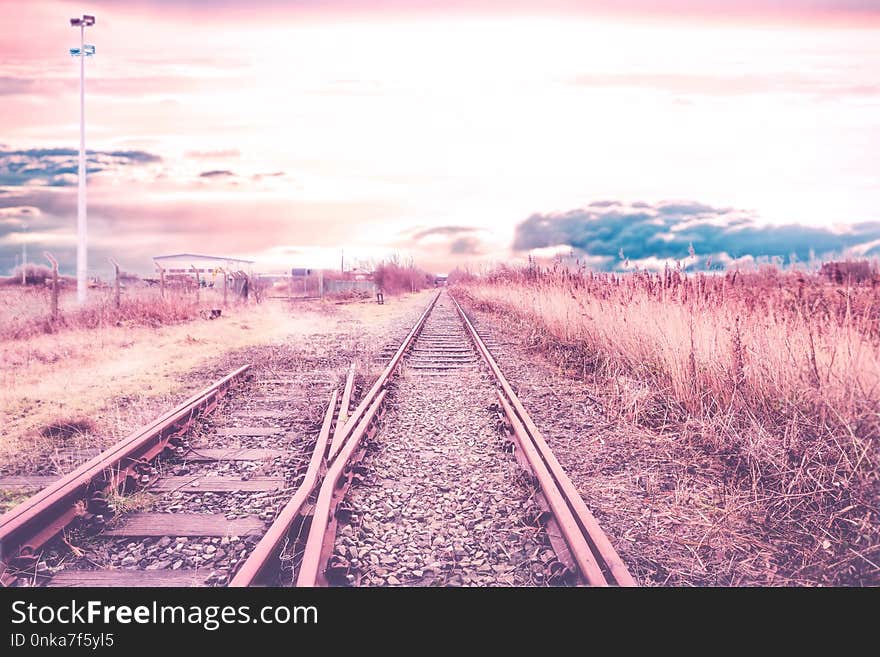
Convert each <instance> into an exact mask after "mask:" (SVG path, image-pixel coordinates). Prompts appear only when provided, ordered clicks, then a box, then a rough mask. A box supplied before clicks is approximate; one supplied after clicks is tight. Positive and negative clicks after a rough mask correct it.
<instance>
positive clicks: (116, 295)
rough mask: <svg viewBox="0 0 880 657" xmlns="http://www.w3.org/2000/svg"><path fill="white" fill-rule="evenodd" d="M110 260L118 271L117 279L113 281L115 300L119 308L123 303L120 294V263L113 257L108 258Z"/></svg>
mask: <svg viewBox="0 0 880 657" xmlns="http://www.w3.org/2000/svg"><path fill="white" fill-rule="evenodd" d="M108 260H109V261H110V264H111V265H113V269H114V271H115V272H116V279H115V281H114V283H113V295H114V296H113V302H114V304H115V305H116V308H117V309H118V308H119V306H120V305H121V299H120V295H119V263H118V262H116V261H115V260H114V259H113V258H108Z"/></svg>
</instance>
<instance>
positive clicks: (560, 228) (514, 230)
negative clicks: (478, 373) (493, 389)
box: [0, 0, 880, 274]
mask: <svg viewBox="0 0 880 657" xmlns="http://www.w3.org/2000/svg"><path fill="white" fill-rule="evenodd" d="M497 4H498V3H491V2H480V3H477V4H476V5H469V6H465V4H464V3H454V4H453V5H452V6H451V7H450V6H448V5H445V4H441V3H433V2H416V3H404V2H395V1H391V2H377V3H370V4H368V5H366V6H365V5H364V3H352V2H345V1H331V2H325V3H318V2H301V3H294V4H293V5H292V4H291V3H284V2H280V1H278V0H263V1H262V2H258V3H256V4H254V3H249V4H248V5H247V6H245V5H244V4H243V3H237V2H232V1H231V0H228V1H219V2H208V1H206V2H202V3H190V4H187V5H185V6H180V5H175V4H173V3H168V2H162V1H161V0H152V1H150V0H138V1H136V2H131V3H126V5H125V6H124V7H120V6H114V4H112V3H107V2H104V1H97V2H92V3H90V5H89V6H87V7H81V6H80V5H79V4H76V3H70V2H33V3H28V4H27V5H26V6H25V7H17V9H16V11H17V22H18V23H19V24H20V25H22V26H23V29H21V30H18V31H16V32H15V33H13V34H10V35H9V38H8V39H7V40H5V44H4V47H3V48H4V57H3V63H2V64H0V95H2V96H3V98H4V101H5V102H4V103H3V105H2V109H0V116H2V119H3V122H4V125H5V127H6V130H5V132H4V135H3V137H2V138H0V271H4V272H9V271H11V270H12V269H13V268H14V266H15V264H16V261H17V260H18V259H20V254H21V248H22V242H26V243H27V248H28V252H29V261H31V262H36V263H39V264H42V252H43V251H45V250H48V251H51V252H52V253H54V254H55V256H56V257H57V258H58V259H59V262H60V263H61V265H62V272H63V273H70V272H72V271H73V267H74V260H75V224H76V184H77V177H76V155H77V146H78V119H79V114H78V103H79V85H78V80H77V74H78V71H77V70H76V67H77V62H76V60H75V59H73V58H71V57H69V56H68V54H67V48H68V47H69V46H72V45H74V44H75V41H76V37H77V36H78V35H76V34H75V30H73V29H72V28H70V26H69V24H68V19H69V18H70V16H73V15H78V14H79V13H80V12H83V11H84V12H86V13H93V14H95V15H96V17H97V23H96V25H95V26H94V27H90V28H88V30H87V31H86V35H87V37H86V39H87V42H89V43H93V44H95V46H96V50H97V53H96V56H95V57H94V58H90V59H89V61H88V62H87V63H86V146H87V149H88V151H89V158H88V159H89V176H88V218H89V240H90V242H89V270H90V274H99V273H101V272H106V271H107V269H108V267H109V265H107V264H106V262H107V258H108V257H114V258H116V259H117V260H119V261H120V263H121V265H122V266H123V269H125V270H127V271H132V272H136V273H147V272H149V271H152V257H153V256H158V255H163V254H167V253H183V252H195V253H202V252H204V253H207V254H212V255H223V256H229V257H240V258H245V259H253V260H256V261H257V262H258V263H260V264H261V265H262V266H263V267H264V268H266V269H274V270H283V269H289V268H291V267H321V268H327V269H334V268H337V265H338V262H339V256H340V250H344V252H345V254H346V258H347V259H348V258H352V259H359V260H362V261H369V260H374V261H375V260H380V259H382V258H384V257H386V256H388V255H389V254H392V253H395V254H399V255H400V256H401V257H404V258H412V259H413V260H414V261H415V262H416V264H418V265H419V266H421V267H422V268H423V269H426V270H428V271H432V272H435V273H436V272H449V271H451V270H453V269H454V268H455V267H460V266H464V265H468V264H469V265H471V266H477V265H479V264H480V263H488V262H510V261H522V260H524V259H526V258H527V257H528V255H529V254H532V255H538V256H548V255H553V254H554V253H568V252H570V251H573V252H574V253H575V254H576V255H577V256H578V257H580V258H581V259H582V260H584V261H586V262H589V264H590V265H591V266H593V267H595V268H596V269H610V268H618V267H619V266H620V262H621V261H622V258H620V257H619V254H621V253H622V254H624V256H625V258H627V259H629V262H630V263H633V264H638V265H639V266H641V267H661V268H662V266H663V263H664V262H674V261H675V260H683V259H686V258H687V257H688V250H689V248H690V246H691V245H692V246H693V248H694V250H695V251H696V253H697V254H698V256H699V257H700V258H701V259H703V260H705V259H706V258H707V257H711V258H712V259H713V262H714V263H717V264H718V265H726V264H730V263H736V262H744V261H748V260H749V259H750V258H771V257H781V258H783V259H784V260H785V261H788V260H789V259H790V257H791V256H792V255H793V256H794V258H795V259H797V260H799V261H805V260H809V259H811V258H820V259H821V258H823V257H829V256H831V255H832V254H833V256H834V257H865V258H874V257H876V256H878V255H880V185H878V184H877V174H876V164H875V156H874V152H875V151H876V150H877V146H878V144H880V113H878V112H877V111H876V110H877V109H878V107H880V83H878V82H877V81H876V79H875V74H874V72H875V71H876V70H878V68H880V39H877V35H878V31H880V3H876V2H865V1H858V0H853V1H847V2H843V3H834V2H825V1H822V0H798V1H795V2H791V3H787V5H786V7H785V8H784V9H780V8H779V3H774V2H770V1H769V0H751V1H749V2H746V3H740V4H738V5H737V8H736V10H735V11H732V10H730V9H729V8H724V7H723V3H719V2H712V1H699V0H666V1H665V2H659V3H648V2H643V1H640V0H627V1H626V2H623V3H621V4H620V5H619V10H618V11H615V12H609V11H603V10H602V9H601V7H600V6H599V4H600V3H593V2H589V3H572V2H552V3H549V4H547V3H533V2H516V3H512V4H508V6H507V8H506V9H499V8H498V6H497ZM722 9H724V11H722ZM194 25H198V27H194Z"/></svg>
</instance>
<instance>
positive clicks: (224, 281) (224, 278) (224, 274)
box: [220, 269, 229, 308]
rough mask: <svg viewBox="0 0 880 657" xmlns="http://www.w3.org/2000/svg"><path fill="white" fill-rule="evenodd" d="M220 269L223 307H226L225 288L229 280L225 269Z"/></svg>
mask: <svg viewBox="0 0 880 657" xmlns="http://www.w3.org/2000/svg"><path fill="white" fill-rule="evenodd" d="M220 271H222V272H223V307H224V308H225V307H226V290H227V288H228V287H229V281H228V278H227V275H226V270H225V269H221V270H220Z"/></svg>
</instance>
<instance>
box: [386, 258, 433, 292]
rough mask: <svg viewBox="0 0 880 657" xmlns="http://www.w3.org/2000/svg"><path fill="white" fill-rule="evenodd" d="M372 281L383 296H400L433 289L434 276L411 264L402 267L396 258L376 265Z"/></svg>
mask: <svg viewBox="0 0 880 657" xmlns="http://www.w3.org/2000/svg"><path fill="white" fill-rule="evenodd" d="M373 281H374V282H375V283H376V287H378V288H379V289H380V290H382V291H383V292H384V293H385V294H400V293H402V292H418V291H419V290H422V289H424V288H426V287H433V285H434V276H433V275H431V274H429V273H428V272H426V271H424V270H423V269H419V268H418V267H416V266H415V265H414V264H412V263H410V264H407V265H403V264H401V263H400V262H398V260H397V259H396V258H390V259H388V260H384V261H382V262H380V263H379V264H378V265H376V268H375V270H374V272H373Z"/></svg>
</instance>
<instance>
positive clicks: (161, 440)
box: [0, 365, 250, 583]
mask: <svg viewBox="0 0 880 657" xmlns="http://www.w3.org/2000/svg"><path fill="white" fill-rule="evenodd" d="M249 369H250V365H244V366H242V367H240V368H238V369H237V370H235V371H234V372H232V373H231V374H228V375H227V376H225V377H223V378H222V379H220V380H218V381H216V382H214V383H213V384H211V385H210V386H208V387H207V388H205V389H204V390H202V391H201V392H198V393H196V394H195V395H193V396H192V397H190V398H189V399H187V400H186V401H184V402H183V403H181V404H180V405H179V406H177V407H175V408H174V409H172V410H170V411H168V412H167V413H164V414H163V415H161V416H159V417H158V418H157V419H155V420H153V421H152V422H151V423H150V424H148V425H146V426H145V427H142V428H141V429H138V430H136V431H134V432H133V433H131V434H129V436H127V437H126V438H124V439H123V440H121V441H119V442H118V443H116V444H115V445H113V446H111V447H109V448H108V449H106V450H104V451H103V452H101V453H100V454H98V455H97V456H95V457H94V458H92V459H91V460H89V461H87V462H86V463H84V464H82V465H81V466H79V467H78V468H76V469H75V470H74V471H73V472H71V473H69V474H68V475H65V476H64V477H62V478H61V479H59V480H58V481H56V482H54V483H52V484H50V485H49V486H48V487H46V488H45V489H43V490H42V491H40V492H39V493H36V494H35V495H33V496H32V497H30V498H28V499H27V500H25V501H24V502H22V503H21V504H19V505H17V506H16V507H14V508H13V509H11V510H10V511H8V512H7V513H6V514H4V515H3V516H2V517H0V580H3V582H4V583H6V581H5V574H6V573H5V571H6V570H7V568H8V567H9V565H10V564H11V562H12V561H14V560H15V559H16V558H19V557H24V556H29V555H32V554H33V553H34V552H36V551H37V550H38V549H39V548H40V547H42V546H43V545H44V544H45V543H46V542H47V541H49V540H50V539H52V538H53V537H54V536H55V535H56V534H58V533H59V532H60V531H62V530H63V529H64V528H65V527H66V526H67V525H68V524H70V523H71V522H72V521H73V520H74V519H75V518H77V517H78V516H82V515H85V514H86V513H87V512H88V505H89V502H90V499H91V496H93V495H94V494H95V493H96V492H98V491H104V490H107V489H109V488H115V487H118V486H120V485H121V484H123V483H124V482H125V480H126V479H127V477H128V476H130V475H132V474H134V472H135V469H136V468H137V467H138V466H140V465H142V464H144V463H145V462H146V461H149V460H150V459H152V458H154V457H155V456H157V455H158V454H160V453H161V452H162V451H163V450H164V449H165V448H166V446H167V444H168V441H169V440H170V439H171V438H172V437H174V436H176V435H179V434H181V433H183V432H184V431H185V430H186V429H187V428H188V427H189V425H190V424H191V423H192V420H193V419H194V418H195V417H196V416H197V415H198V414H200V413H207V412H210V411H211V410H212V409H213V408H214V407H215V406H216V404H217V400H218V398H219V397H220V396H221V395H222V394H223V393H225V392H226V390H227V389H228V388H229V387H230V386H231V385H232V383H233V381H235V380H236V379H237V378H238V377H240V376H241V375H243V374H244V373H245V372H247V371H248V370H249Z"/></svg>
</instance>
